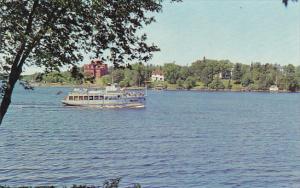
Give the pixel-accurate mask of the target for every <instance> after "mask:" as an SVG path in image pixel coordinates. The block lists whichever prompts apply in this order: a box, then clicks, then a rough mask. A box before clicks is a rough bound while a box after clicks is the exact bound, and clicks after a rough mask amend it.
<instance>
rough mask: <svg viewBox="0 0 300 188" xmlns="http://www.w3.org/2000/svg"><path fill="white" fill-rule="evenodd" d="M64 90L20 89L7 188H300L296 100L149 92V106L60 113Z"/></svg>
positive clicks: (2, 167)
mask: <svg viewBox="0 0 300 188" xmlns="http://www.w3.org/2000/svg"><path fill="white" fill-rule="evenodd" d="M59 90H62V91H63V94H62V95H56V93H57V92H58V91H59ZM67 91H68V89H67V88H36V89H35V90H34V91H23V90H22V89H20V88H17V90H16V93H15V95H14V100H13V101H14V102H13V105H12V106H11V108H10V110H9V112H8V114H7V117H6V119H5V121H4V123H3V125H2V126H1V127H0V184H1V185H11V186H14V185H47V184H55V185H71V184H96V185H102V183H103V182H104V180H105V179H108V178H112V177H123V180H122V184H124V185H127V184H129V183H134V182H139V183H141V184H142V186H143V187H189V188H190V187H239V186H240V187H300V123H299V122H300V116H299V115H300V94H269V93H221V92H220V93H201V92H149V95H148V98H147V107H146V108H144V109H90V108H76V107H64V106H62V105H61V103H60V100H61V99H62V98H63V95H65V94H66V92H67Z"/></svg>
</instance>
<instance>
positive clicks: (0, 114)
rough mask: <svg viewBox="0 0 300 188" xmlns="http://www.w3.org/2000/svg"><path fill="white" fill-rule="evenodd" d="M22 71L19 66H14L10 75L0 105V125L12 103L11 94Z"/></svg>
mask: <svg viewBox="0 0 300 188" xmlns="http://www.w3.org/2000/svg"><path fill="white" fill-rule="evenodd" d="M20 74H21V71H20V70H18V68H17V67H14V66H13V67H12V69H11V72H10V75H9V80H8V83H7V86H6V88H5V91H4V96H3V98H2V102H1V106H0V125H1V123H2V120H3V118H4V116H5V114H6V112H7V109H8V107H9V105H10V103H11V96H12V92H13V90H14V87H15V84H16V82H17V81H18V79H19V78H20Z"/></svg>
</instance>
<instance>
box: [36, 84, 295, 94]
mask: <svg viewBox="0 0 300 188" xmlns="http://www.w3.org/2000/svg"><path fill="white" fill-rule="evenodd" d="M31 85H32V86H33V87H69V88H72V87H90V88H104V87H103V86H99V85H96V84H79V85H76V84H74V85H72V84H58V83H52V84H50V83H47V84H42V83H31ZM126 89H128V90H134V89H144V87H127V88H126ZM148 90H153V91H198V92H233V93H235V92H236V93H237V92H240V93H251V92H253V93H300V91H296V92H291V91H287V90H279V91H269V90H247V89H209V88H201V89H200V88H192V89H189V90H188V89H174V88H169V89H168V88H166V89H155V88H148Z"/></svg>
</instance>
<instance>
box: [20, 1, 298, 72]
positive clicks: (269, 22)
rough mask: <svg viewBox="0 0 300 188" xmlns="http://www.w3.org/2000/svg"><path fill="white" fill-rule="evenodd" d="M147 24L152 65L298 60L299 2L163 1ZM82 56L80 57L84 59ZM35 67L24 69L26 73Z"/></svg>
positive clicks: (286, 61)
mask: <svg viewBox="0 0 300 188" xmlns="http://www.w3.org/2000/svg"><path fill="white" fill-rule="evenodd" d="M164 5H165V6H164V8H163V12H162V13H159V14H156V19H157V22H156V23H153V24H152V25H150V26H147V27H146V28H145V29H144V31H145V32H146V33H147V34H148V37H149V42H150V43H152V42H153V43H155V44H157V45H158V46H159V47H160V48H161V52H157V53H155V54H154V58H153V59H152V60H151V61H150V62H149V63H151V64H160V65H162V64H164V63H168V62H173V61H175V62H176V63H177V64H180V65H187V64H189V65H190V64H191V63H192V62H194V61H195V60H197V59H202V58H203V57H204V56H205V57H206V58H209V59H218V60H220V59H229V60H231V61H233V62H241V63H245V64H250V63H251V62H257V61H259V62H261V63H279V64H282V65H285V64H289V63H291V64H294V65H300V2H298V3H293V2H291V3H290V4H289V5H288V7H285V6H284V5H283V4H282V0H183V2H181V3H171V4H170V3H165V4H164ZM88 61H89V58H88V57H86V58H85V61H84V62H81V63H80V64H84V63H88ZM36 71H38V69H36V68H27V69H26V70H25V74H26V73H27V74H29V73H33V72H36Z"/></svg>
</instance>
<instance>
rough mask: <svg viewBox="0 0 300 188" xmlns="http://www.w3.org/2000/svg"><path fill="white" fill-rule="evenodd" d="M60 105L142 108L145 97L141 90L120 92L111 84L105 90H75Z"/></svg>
mask: <svg viewBox="0 0 300 188" xmlns="http://www.w3.org/2000/svg"><path fill="white" fill-rule="evenodd" d="M62 103H63V104H64V105H67V106H86V107H100V108H143V107H145V103H146V95H145V92H144V91H141V90H135V91H131V90H129V91H126V90H121V89H120V87H119V85H118V84H112V85H109V86H106V88H105V89H87V88H75V89H74V90H73V91H71V92H70V93H69V94H68V95H67V96H66V97H65V98H64V100H62Z"/></svg>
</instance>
